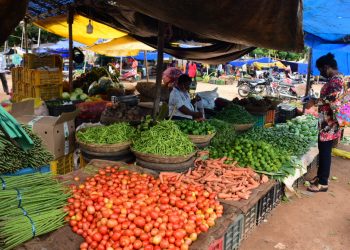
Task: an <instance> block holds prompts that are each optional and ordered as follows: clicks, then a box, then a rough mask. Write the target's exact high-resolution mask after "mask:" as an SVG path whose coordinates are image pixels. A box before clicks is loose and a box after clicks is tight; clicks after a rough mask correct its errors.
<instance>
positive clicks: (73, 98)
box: [70, 93, 78, 101]
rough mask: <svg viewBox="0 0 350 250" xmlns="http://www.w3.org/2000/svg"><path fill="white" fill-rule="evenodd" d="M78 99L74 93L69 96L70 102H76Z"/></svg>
mask: <svg viewBox="0 0 350 250" xmlns="http://www.w3.org/2000/svg"><path fill="white" fill-rule="evenodd" d="M77 99H78V98H77V94H76V93H72V94H71V96H70V100H71V101H76V100H77Z"/></svg>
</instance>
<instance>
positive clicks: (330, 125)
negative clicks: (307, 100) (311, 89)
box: [318, 75, 344, 141]
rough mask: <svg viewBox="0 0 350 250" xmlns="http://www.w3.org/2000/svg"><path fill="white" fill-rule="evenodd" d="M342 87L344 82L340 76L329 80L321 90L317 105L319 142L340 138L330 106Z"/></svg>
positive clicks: (337, 125)
mask: <svg viewBox="0 0 350 250" xmlns="http://www.w3.org/2000/svg"><path fill="white" fill-rule="evenodd" d="M343 86H344V81H343V78H342V77H341V75H335V76H333V77H331V78H329V79H328V82H327V83H326V84H325V85H324V86H323V87H322V89H321V93H320V101H319V103H318V113H319V119H318V129H319V135H320V141H331V140H335V139H337V138H339V137H340V129H339V124H338V122H337V119H336V118H335V116H334V114H333V110H332V108H331V104H332V103H333V102H334V101H335V100H336V98H337V96H339V94H340V93H341V92H342V90H343Z"/></svg>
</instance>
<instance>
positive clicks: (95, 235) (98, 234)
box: [92, 233, 102, 242]
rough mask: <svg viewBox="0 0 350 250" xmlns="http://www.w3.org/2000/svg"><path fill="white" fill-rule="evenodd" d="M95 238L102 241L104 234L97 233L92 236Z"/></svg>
mask: <svg viewBox="0 0 350 250" xmlns="http://www.w3.org/2000/svg"><path fill="white" fill-rule="evenodd" d="M92 238H93V240H94V241H96V242H100V241H101V240H102V234H100V233H95V234H94V235H93V236H92Z"/></svg>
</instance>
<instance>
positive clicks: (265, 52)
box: [249, 48, 307, 61]
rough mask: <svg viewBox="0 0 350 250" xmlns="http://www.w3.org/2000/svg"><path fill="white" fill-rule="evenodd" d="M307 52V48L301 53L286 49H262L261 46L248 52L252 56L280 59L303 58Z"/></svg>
mask: <svg viewBox="0 0 350 250" xmlns="http://www.w3.org/2000/svg"><path fill="white" fill-rule="evenodd" d="M306 53H307V49H306V48H305V49H304V51H303V52H302V53H294V52H287V51H278V50H273V49H263V48H256V49H255V50H253V51H252V52H251V53H249V55H250V56H252V57H255V56H257V57H272V58H277V59H281V60H287V61H298V60H301V59H303V58H305V54H306Z"/></svg>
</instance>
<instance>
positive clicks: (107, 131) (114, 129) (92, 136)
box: [77, 122, 136, 144]
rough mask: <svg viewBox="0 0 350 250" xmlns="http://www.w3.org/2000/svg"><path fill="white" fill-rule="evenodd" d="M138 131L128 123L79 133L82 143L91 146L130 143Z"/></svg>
mask: <svg viewBox="0 0 350 250" xmlns="http://www.w3.org/2000/svg"><path fill="white" fill-rule="evenodd" d="M135 132H136V130H135V129H134V128H133V127H131V126H130V125H129V124H128V123H126V122H121V123H115V124H112V125H109V126H96V127H90V128H86V129H83V130H79V131H78V132H77V137H78V139H79V140H80V141H81V142H84V143H88V144H89V143H90V144H116V143H121V142H126V141H130V140H131V139H132V138H133V136H134V135H135Z"/></svg>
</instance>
